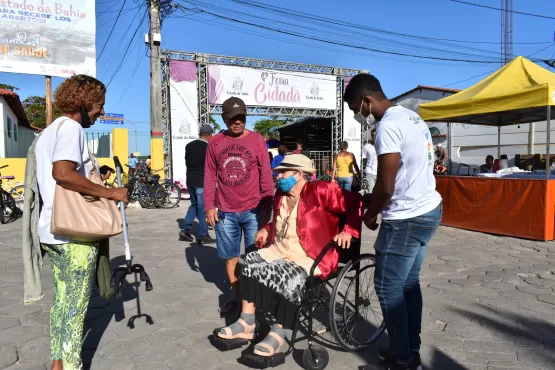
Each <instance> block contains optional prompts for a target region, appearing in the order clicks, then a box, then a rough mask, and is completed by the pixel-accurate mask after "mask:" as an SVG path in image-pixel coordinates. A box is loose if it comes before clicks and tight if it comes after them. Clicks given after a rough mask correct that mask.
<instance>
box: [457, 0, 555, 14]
mask: <svg viewBox="0 0 555 370" xmlns="http://www.w3.org/2000/svg"><path fill="white" fill-rule="evenodd" d="M449 1H452V2H454V3H461V4H466V5H472V6H477V7H480V8H486V9H492V10H502V9H501V8H496V7H494V6H489V5H482V4H475V3H470V2H467V1H462V0H449ZM509 13H515V14H522V15H528V16H530V17H538V18H545V19H555V17H550V16H548V15H541V14H532V13H526V12H519V11H516V10H511V11H509Z"/></svg>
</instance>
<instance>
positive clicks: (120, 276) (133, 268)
mask: <svg viewBox="0 0 555 370" xmlns="http://www.w3.org/2000/svg"><path fill="white" fill-rule="evenodd" d="M114 164H115V165H116V178H117V180H118V187H120V188H121V187H123V181H122V173H123V167H122V166H121V163H120V161H119V159H118V157H117V156H115V157H114ZM119 209H120V211H121V221H122V223H123V244H124V246H125V267H119V268H118V269H117V270H115V271H114V272H113V273H112V278H111V279H110V287H112V288H116V298H123V282H124V281H125V277H126V276H127V275H131V274H133V273H138V274H139V280H140V281H144V282H146V283H145V288H146V291H147V292H148V291H151V290H152V283H151V282H150V277H149V276H148V274H147V273H146V271H145V268H144V267H143V266H142V265H139V264H138V263H137V264H134V265H133V263H132V256H131V250H130V248H129V234H128V231H127V217H126V216H125V204H124V203H123V202H120V204H119ZM138 289H139V286H137V292H138ZM139 316H141V313H140V312H139Z"/></svg>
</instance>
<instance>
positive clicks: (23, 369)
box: [7, 363, 50, 370]
mask: <svg viewBox="0 0 555 370" xmlns="http://www.w3.org/2000/svg"><path fill="white" fill-rule="evenodd" d="M47 368H48V369H50V365H48V366H47V365H45V364H23V363H17V364H15V365H13V366H10V367H8V369H7V370H47Z"/></svg>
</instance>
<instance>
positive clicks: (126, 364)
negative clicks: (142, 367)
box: [91, 357, 135, 370]
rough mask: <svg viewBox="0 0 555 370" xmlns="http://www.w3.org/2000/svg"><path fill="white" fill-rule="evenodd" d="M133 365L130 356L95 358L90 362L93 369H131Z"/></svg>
mask: <svg viewBox="0 0 555 370" xmlns="http://www.w3.org/2000/svg"><path fill="white" fill-rule="evenodd" d="M134 368H135V365H134V364H133V362H132V361H131V359H130V358H125V357H122V358H97V357H95V358H94V359H93V362H92V367H91V369H93V370H114V369H117V370H133V369H134Z"/></svg>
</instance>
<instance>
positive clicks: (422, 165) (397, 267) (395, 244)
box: [344, 73, 442, 370]
mask: <svg viewBox="0 0 555 370" xmlns="http://www.w3.org/2000/svg"><path fill="white" fill-rule="evenodd" d="M344 99H345V102H347V104H348V105H349V108H350V109H351V110H352V111H353V113H355V119H356V120H357V121H358V122H359V123H361V124H363V125H368V124H369V121H371V115H373V116H374V117H375V119H376V121H378V124H377V127H376V140H375V143H376V154H377V155H378V171H377V178H376V185H375V187H374V191H373V192H372V201H371V203H370V207H369V209H368V211H367V212H366V214H365V215H364V223H365V224H366V225H367V226H368V227H369V228H370V229H372V230H376V229H377V228H378V225H377V223H376V219H377V216H378V214H379V213H381V215H382V222H381V227H380V231H379V233H378V238H377V239H376V243H375V245H374V248H375V250H376V273H375V279H374V280H375V287H376V294H377V295H378V298H379V300H380V305H381V307H382V312H383V315H384V320H385V323H386V327H387V331H388V334H389V340H390V348H389V349H379V350H378V356H379V357H380V358H382V359H384V360H386V361H389V362H390V363H391V365H390V367H389V369H390V370H400V369H410V370H420V369H422V365H421V363H420V355H419V351H420V345H421V340H420V332H421V325H422V293H421V290H420V268H421V266H422V262H423V260H424V256H425V255H426V249H427V246H428V243H429V242H430V239H431V238H432V236H433V235H434V234H435V232H436V230H437V228H438V226H439V224H440V222H441V217H442V200H441V195H440V194H439V193H438V192H437V191H436V190H435V187H436V183H435V178H434V176H433V167H434V149H433V143H432V135H431V134H430V130H429V129H428V126H427V125H426V123H425V122H424V121H423V120H422V119H421V118H420V117H419V116H418V114H416V113H415V112H413V111H411V110H408V109H406V108H403V107H401V106H395V105H393V103H392V102H391V101H389V100H388V99H387V97H386V96H385V94H384V92H383V90H382V87H381V84H380V81H378V79H377V78H376V77H374V76H372V75H370V74H366V73H362V74H358V75H356V76H355V77H353V78H352V80H351V81H350V83H349V85H348V86H347V88H346V89H345V94H344Z"/></svg>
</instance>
